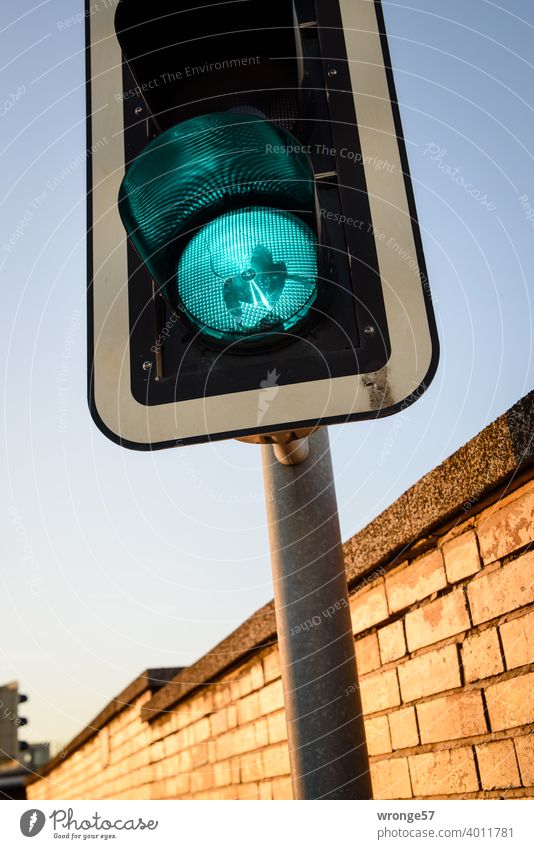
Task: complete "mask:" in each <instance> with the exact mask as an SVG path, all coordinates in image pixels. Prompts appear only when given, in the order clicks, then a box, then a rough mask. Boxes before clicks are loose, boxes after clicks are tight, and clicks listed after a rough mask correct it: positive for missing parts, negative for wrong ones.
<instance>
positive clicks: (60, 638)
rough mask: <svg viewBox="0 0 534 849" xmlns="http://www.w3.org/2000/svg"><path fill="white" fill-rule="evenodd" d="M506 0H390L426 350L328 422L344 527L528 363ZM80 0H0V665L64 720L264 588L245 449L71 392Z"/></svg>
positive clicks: (36, 716)
mask: <svg viewBox="0 0 534 849" xmlns="http://www.w3.org/2000/svg"><path fill="white" fill-rule="evenodd" d="M505 6H506V8H505V7H504V5H503V6H499V5H498V4H497V3H492V2H488V0H469V2H466V0H448V2H446V3H445V2H444V0H440V2H438V0H410V3H409V4H406V5H403V4H402V3H392V2H386V3H385V15H386V22H387V25H388V28H389V35H390V45H391V52H392V57H393V63H394V67H395V77H396V82H397V89H398V94H399V100H400V103H401V110H402V118H403V122H404V130H405V135H406V140H407V145H408V153H409V158H410V165H411V169H412V174H413V178H414V185H415V192H416V198H417V204H418V210H419V218H420V222H421V226H422V231H423V237H424V244H425V249H426V256H427V263H428V270H429V278H430V281H431V286H432V290H433V294H434V299H435V304H436V312H437V319H438V324H439V331H440V337H441V346H442V355H441V364H440V367H439V371H438V374H437V377H436V379H435V381H434V383H433V385H432V387H431V389H430V390H429V392H428V393H427V395H426V396H425V397H424V398H423V399H422V400H421V401H419V402H418V403H417V404H416V405H415V406H414V407H411V408H410V409H409V410H408V411H407V412H405V413H404V414H402V415H401V416H400V417H397V418H396V419H389V420H388V419H386V420H382V421H376V422H369V423H363V424H361V423H360V424H350V425H344V426H337V427H335V428H332V429H331V433H330V435H331V441H332V449H333V457H334V467H335V471H336V479H337V489H338V499H339V508H340V514H341V524H342V530H343V535H344V537H345V538H347V537H349V536H350V535H351V534H353V533H354V532H355V531H357V530H358V529H359V528H361V527H363V526H364V525H365V524H367V523H368V522H369V521H370V520H371V519H372V518H373V517H374V516H376V515H377V514H378V513H379V512H380V511H381V510H383V509H384V508H385V507H386V506H387V505H388V504H389V503H391V502H392V501H393V500H394V499H395V498H396V497H398V496H399V495H400V493H401V492H403V491H404V490H405V489H406V488H407V487H409V486H410V485H411V484H412V483H414V482H415V481H416V480H417V479H418V478H419V477H420V476H421V475H422V474H424V473H425V472H426V471H428V470H430V469H431V468H433V467H434V466H435V465H436V464H438V463H439V462H440V461H441V460H442V459H443V458H445V457H446V456H448V455H449V454H451V453H452V452H453V451H454V450H455V449H456V448H457V447H458V446H460V445H462V444H463V443H465V442H466V441H467V440H468V439H470V438H471V437H472V436H473V435H474V434H476V433H477V432H478V431H479V430H481V428H483V427H484V426H485V425H486V424H488V423H489V422H490V421H492V420H493V419H494V418H495V417H496V416H498V415H499V414H500V413H502V412H503V411H505V410H506V409H507V408H508V407H510V406H511V405H512V404H513V403H514V402H515V401H516V400H517V399H518V398H520V397H521V396H522V395H524V394H525V393H526V392H527V391H528V390H530V389H531V388H532V386H533V384H534V380H533V376H534V375H533V365H532V309H531V308H532V303H531V298H532V269H533V268H534V238H533V237H534V223H533V222H532V221H529V220H528V212H527V209H526V208H524V207H525V204H526V203H527V201H524V200H523V202H522V201H521V198H522V197H523V196H525V195H526V196H528V199H529V200H528V202H529V203H530V204H531V205H532V207H534V180H533V174H534V169H533V163H532V155H531V154H530V153H529V147H531V143H532V138H533V135H534V122H533V119H532V107H531V105H529V102H530V104H531V102H532V91H533V90H534V75H533V69H532V65H531V64H530V63H529V61H528V60H529V58H531V56H532V43H533V35H534V5H533V4H532V2H531V0H506V4H505ZM81 9H82V6H81V4H79V3H77V2H73V0H44V2H39V3H35V4H33V3H31V2H29V0H20V2H19V3H17V4H16V5H13V4H3V6H2V9H1V11H0V56H1V57H2V58H1V63H2V66H3V67H2V69H1V79H2V87H1V92H2V94H1V103H0V155H1V159H0V169H1V175H2V192H1V199H0V215H1V225H0V226H1V230H0V232H1V238H0V267H1V269H2V274H1V281H2V308H1V310H0V322H1V331H0V351H1V357H0V362H1V369H0V380H1V384H2V387H1V389H2V395H1V397H2V407H3V420H2V433H3V437H4V438H3V440H2V450H1V453H0V481H1V486H0V522H1V533H0V540H1V583H0V589H1V602H0V683H2V682H3V681H7V680H11V679H16V678H18V679H19V680H20V682H21V684H22V687H23V689H24V691H25V692H27V693H28V694H29V696H30V701H29V702H28V704H27V705H25V706H24V708H25V710H24V713H25V715H27V716H28V717H29V719H30V725H29V726H28V727H27V729H25V737H26V739H29V740H39V739H52V740H53V741H62V742H67V741H68V740H69V739H70V738H71V737H72V735H73V734H74V733H76V731H77V730H79V729H80V728H81V727H82V726H83V725H85V724H86V723H87V721H88V720H90V719H91V718H92V717H93V716H94V715H95V714H96V713H97V712H98V710H100V708H101V707H102V706H103V705H104V704H105V703H106V702H107V701H108V700H109V699H110V698H111V697H112V696H113V695H115V694H116V693H117V692H118V691H119V690H120V689H122V687H123V686H125V685H126V684H127V683H128V682H129V681H130V680H131V679H133V678H134V677H135V676H136V675H137V674H138V673H139V672H141V671H142V670H143V669H144V668H146V667H149V666H165V665H172V666H175V665H185V664H190V663H192V662H193V661H195V659H196V658H198V657H199V656H200V655H202V654H203V653H204V652H206V651H208V650H209V649H210V648H211V647H212V646H213V645H214V644H215V643H216V642H217V641H218V640H219V639H221V638H222V637H224V636H225V635H226V634H227V633H228V632H230V631H231V630H232V629H233V628H234V627H235V626H236V625H238V624H239V623H240V622H241V621H242V620H243V619H244V618H245V617H247V616H248V615H249V614H250V613H252V611H254V610H255V609H257V608H258V607H259V606H260V605H261V604H263V603H264V602H265V601H267V600H268V599H269V598H271V597H272V585H271V577H270V566H269V560H268V549H267V535H266V523H265V514H264V508H263V502H262V482H261V469H260V454H259V450H258V449H256V448H254V447H251V446H248V445H243V444H238V443H236V442H226V443H219V444H217V445H212V446H209V447H193V448H186V449H175V450H171V451H164V452H158V453H155V454H154V455H150V454H137V453H132V452H128V451H126V450H123V449H120V448H118V447H117V446H116V445H114V444H112V443H111V442H108V441H107V440H106V439H105V438H104V437H103V436H102V435H101V434H100V432H99V431H98V430H97V429H96V428H95V426H94V425H93V423H92V421H91V419H90V416H89V413H88V411H87V406H86V400H85V392H86V389H85V275H86V271H85V241H84V240H85V184H84V180H85V175H84V169H83V168H77V169H76V168H75V169H73V170H72V169H71V170H72V173H71V174H70V176H68V177H67V178H65V179H62V180H59V181H56V180H55V178H56V177H57V175H59V174H60V172H61V171H62V169H64V168H65V167H66V166H68V165H69V163H71V162H72V161H73V160H75V159H76V157H77V156H79V154H80V153H82V154H83V152H84V150H85V126H84V124H85V100H84V97H85V95H84V55H83V50H84V28H83V24H77V25H73V26H71V27H69V28H64V27H62V26H61V22H62V21H64V20H66V19H67V18H70V17H71V16H72V15H75V14H76V13H77V12H79V11H81ZM437 151H439V153H437ZM457 169H458V170H457ZM451 174H452V176H451ZM460 177H463V178H464V180H465V183H469V184H471V185H472V186H473V187H474V191H473V193H472V194H470V193H468V191H467V190H466V188H465V184H464V183H462V180H461V179H459V178H460ZM455 178H456V179H455ZM49 183H50V184H52V185H54V184H55V183H57V185H56V186H55V188H53V189H50V188H49V187H48V186H47V184H49ZM484 196H485V198H486V201H485V202H482V200H481V198H483V197H484ZM22 222H23V223H22ZM17 228H19V229H20V231H21V235H19V236H18V237H17V238H16V239H15V244H14V246H12V247H11V249H10V250H6V247H5V246H6V244H7V243H8V241H9V239H10V238H11V237H12V235H13V234H14V233H15V232H16V230H17ZM529 292H530V294H529ZM379 457H381V458H382V461H383V462H382V461H380V462H378V461H377V458H379Z"/></svg>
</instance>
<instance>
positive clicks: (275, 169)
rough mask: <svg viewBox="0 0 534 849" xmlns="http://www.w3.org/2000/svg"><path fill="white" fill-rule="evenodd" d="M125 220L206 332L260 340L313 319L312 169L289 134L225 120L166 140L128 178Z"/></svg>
mask: <svg viewBox="0 0 534 849" xmlns="http://www.w3.org/2000/svg"><path fill="white" fill-rule="evenodd" d="M119 210H120V214H121V217H122V220H123V223H124V226H125V228H126V230H127V232H128V235H129V236H130V238H131V240H132V242H133V244H134V245H135V247H136V249H137V252H138V253H139V255H140V257H141V259H142V260H143V262H144V263H145V264H146V266H147V267H148V269H149V270H150V272H151V274H152V276H153V277H154V279H155V280H156V281H157V283H158V284H159V286H160V288H161V289H162V290H163V291H164V292H165V293H166V294H167V296H168V298H169V300H170V301H171V302H172V303H173V305H175V306H176V307H178V308H179V309H181V310H183V312H184V313H185V314H186V316H187V317H188V318H189V320H190V321H191V322H193V324H194V325H195V326H196V327H197V328H198V330H199V331H200V332H201V333H203V334H206V335H208V336H210V337H211V338H215V339H219V340H225V339H240V338H250V337H251V336H258V335H261V334H262V333H266V332H268V331H272V330H279V331H282V330H289V329H291V328H294V327H296V325H298V324H299V323H300V321H301V320H302V319H303V318H304V317H305V316H306V315H307V314H308V313H309V311H310V309H311V307H312V304H313V302H314V300H315V297H316V294H317V239H316V236H315V233H314V232H313V231H312V229H311V228H310V227H309V226H308V224H307V223H305V220H304V219H306V220H309V221H310V222H311V221H313V219H314V179H313V171H312V167H311V163H310V161H309V157H308V156H307V155H306V154H305V153H303V152H302V148H301V146H300V145H299V144H298V143H297V142H296V140H295V139H294V138H293V136H291V134H290V133H288V132H287V131H286V130H284V129H283V128H282V127H280V126H278V125H276V124H272V123H270V122H269V121H266V120H264V119H262V118H258V117H256V116H252V115H248V114H236V113H216V114H210V115H203V116H200V117H198V118H192V119H190V120H188V121H184V122H183V123H181V124H178V125H177V126H175V127H172V128H171V129H169V130H166V131H165V132H164V133H161V134H160V135H159V136H157V137H156V138H155V139H153V141H151V142H150V143H149V144H148V145H147V146H146V148H145V149H144V150H143V151H142V153H141V154H140V155H139V156H138V157H137V158H136V159H135V160H134V162H132V164H131V165H130V167H129V168H128V170H127V172H126V175H125V177H124V180H123V182H122V185H121V188H120V193H119Z"/></svg>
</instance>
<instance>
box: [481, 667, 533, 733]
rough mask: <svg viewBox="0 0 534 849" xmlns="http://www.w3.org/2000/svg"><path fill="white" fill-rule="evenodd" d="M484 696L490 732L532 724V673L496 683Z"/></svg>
mask: <svg viewBox="0 0 534 849" xmlns="http://www.w3.org/2000/svg"><path fill="white" fill-rule="evenodd" d="M485 694H486V704H487V706H488V712H489V717H490V724H491V730H492V731H502V730H503V729H505V728H515V726H517V725H527V724H528V723H529V722H534V672H531V673H529V674H528V675H518V676H517V677H516V678H510V679H509V680H508V681H498V682H497V684H492V686H491V687H488V688H487V690H486V691H485Z"/></svg>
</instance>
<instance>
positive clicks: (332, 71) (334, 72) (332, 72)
mask: <svg viewBox="0 0 534 849" xmlns="http://www.w3.org/2000/svg"><path fill="white" fill-rule="evenodd" d="M328 76H329V77H337V70H336V68H330V70H329V71H328Z"/></svg>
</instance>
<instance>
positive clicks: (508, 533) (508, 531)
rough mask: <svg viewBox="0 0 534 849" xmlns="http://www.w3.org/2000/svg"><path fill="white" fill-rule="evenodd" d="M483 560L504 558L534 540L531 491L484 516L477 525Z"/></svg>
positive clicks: (533, 501) (488, 561)
mask: <svg viewBox="0 0 534 849" xmlns="http://www.w3.org/2000/svg"><path fill="white" fill-rule="evenodd" d="M477 533H478V539H479V542H480V552H481V554H482V558H483V560H484V563H491V562H492V561H494V560H499V559H500V558H501V557H506V555H507V554H511V553H512V552H513V551H516V550H517V549H518V548H522V547H523V546H524V545H527V544H528V543H529V542H532V541H533V540H534V491H532V490H531V491H530V492H526V493H525V494H524V495H522V496H521V497H519V498H516V499H515V500H514V501H512V502H510V503H509V504H507V505H506V507H503V508H502V509H501V510H497V511H496V512H494V513H492V514H491V515H489V516H486V517H484V518H483V519H482V520H481V522H480V523H479V526H478V528H477Z"/></svg>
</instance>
